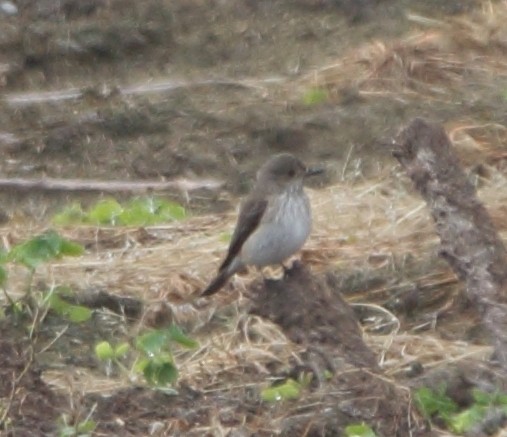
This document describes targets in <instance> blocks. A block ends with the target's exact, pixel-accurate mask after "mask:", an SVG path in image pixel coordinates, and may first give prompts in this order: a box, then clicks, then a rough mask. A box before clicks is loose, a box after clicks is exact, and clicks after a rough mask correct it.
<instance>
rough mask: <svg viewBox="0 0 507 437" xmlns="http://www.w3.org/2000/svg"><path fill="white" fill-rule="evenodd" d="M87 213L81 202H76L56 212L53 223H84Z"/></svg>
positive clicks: (63, 224)
mask: <svg viewBox="0 0 507 437" xmlns="http://www.w3.org/2000/svg"><path fill="white" fill-rule="evenodd" d="M85 217H86V214H85V213H84V211H83V209H82V208H81V204H80V203H79V202H74V203H72V204H71V205H69V206H67V207H66V208H65V209H64V210H63V211H62V212H60V213H58V214H56V215H55V216H54V217H53V223H54V224H55V225H59V226H65V225H71V224H77V223H83V222H84V221H85Z"/></svg>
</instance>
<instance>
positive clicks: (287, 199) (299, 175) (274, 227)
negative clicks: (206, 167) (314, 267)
mask: <svg viewBox="0 0 507 437" xmlns="http://www.w3.org/2000/svg"><path fill="white" fill-rule="evenodd" d="M321 172H322V169H307V168H306V166H305V165H304V164H303V163H302V162H301V161H300V160H299V159H297V158H296V157H294V156H293V155H291V154H289V153H282V154H280V155H275V156H273V157H272V158H271V159H270V160H269V161H267V162H266V163H265V164H264V165H263V166H262V167H261V168H260V170H259V171H258V172H257V181H256V183H255V186H254V187H253V189H252V192H251V193H250V194H249V196H248V197H247V198H246V199H245V200H244V201H243V203H242V205H241V208H240V212H239V217H238V223H237V224H236V229H235V230H234V234H233V235H232V239H231V243H230V245H229V250H228V252H227V256H226V257H225V259H224V261H223V262H222V264H221V265H220V268H219V269H218V274H217V276H216V277H215V279H213V281H211V283H210V284H209V285H208V287H207V288H206V289H205V290H204V291H203V292H202V296H209V295H210V294H213V293H216V292H217V291H219V290H220V289H221V288H222V287H223V286H224V284H225V283H226V282H227V280H228V279H229V278H230V277H231V276H232V275H234V274H235V273H236V272H238V271H240V270H242V269H244V268H245V267H246V266H256V267H264V266H268V265H272V264H282V262H283V261H284V260H286V259H287V258H289V257H290V256H291V255H293V254H294V253H296V252H297V251H298V250H299V249H301V247H302V246H303V244H304V243H305V241H306V239H307V238H308V235H309V234H310V230H311V226H312V216H311V210H310V202H309V200H308V196H307V195H306V193H305V192H304V190H303V180H304V178H305V177H306V176H310V175H313V174H317V173H321Z"/></svg>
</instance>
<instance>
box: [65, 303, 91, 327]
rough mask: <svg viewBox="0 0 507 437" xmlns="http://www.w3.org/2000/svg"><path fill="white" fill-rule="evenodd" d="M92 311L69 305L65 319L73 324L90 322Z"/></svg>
mask: <svg viewBox="0 0 507 437" xmlns="http://www.w3.org/2000/svg"><path fill="white" fill-rule="evenodd" d="M92 314H93V313H92V310H91V309H90V308H87V307H84V306H81V305H69V306H68V308H67V309H66V311H65V317H66V318H67V319H68V320H69V321H71V322H72V323H82V322H86V321H87V320H90V319H91V317H92Z"/></svg>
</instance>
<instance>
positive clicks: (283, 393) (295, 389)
mask: <svg viewBox="0 0 507 437" xmlns="http://www.w3.org/2000/svg"><path fill="white" fill-rule="evenodd" d="M300 393H301V385H300V384H299V383H298V382H296V381H294V380H293V379H290V378H289V379H288V380H287V381H285V382H284V383H283V384H279V385H276V386H274V387H269V388H265V389H264V390H262V391H261V399H262V400H263V401H265V402H279V401H287V400H289V399H297V398H298V397H299V395H300Z"/></svg>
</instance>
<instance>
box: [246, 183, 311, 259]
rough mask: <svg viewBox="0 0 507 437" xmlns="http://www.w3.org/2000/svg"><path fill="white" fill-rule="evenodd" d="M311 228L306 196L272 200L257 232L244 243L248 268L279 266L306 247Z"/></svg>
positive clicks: (298, 195) (280, 196) (284, 196)
mask: <svg viewBox="0 0 507 437" xmlns="http://www.w3.org/2000/svg"><path fill="white" fill-rule="evenodd" d="M311 225H312V219H311V212H310V203H309V201H308V197H307V196H306V194H305V193H304V192H303V191H301V192H299V193H297V194H296V193H284V194H281V195H278V196H275V197H274V198H271V199H270V203H269V205H268V208H267V210H266V212H265V215H264V218H263V220H262V221H261V223H260V224H259V227H258V229H257V230H256V231H255V232H254V233H253V234H252V235H251V236H250V238H248V239H247V241H246V242H245V244H244V246H243V249H242V254H241V257H242V259H243V261H244V263H245V264H252V265H257V266H266V265H271V264H279V263H282V262H283V261H284V260H286V259H287V258H289V257H290V256H292V255H293V254H294V253H296V252H297V251H298V250H299V249H301V247H302V246H303V244H304V243H305V241H306V239H307V238H308V235H309V234H310V230H311Z"/></svg>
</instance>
